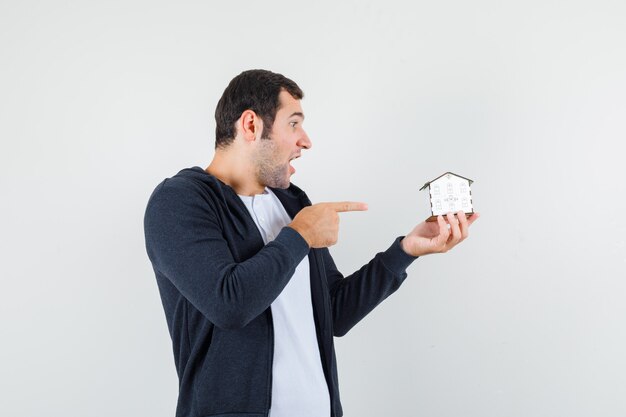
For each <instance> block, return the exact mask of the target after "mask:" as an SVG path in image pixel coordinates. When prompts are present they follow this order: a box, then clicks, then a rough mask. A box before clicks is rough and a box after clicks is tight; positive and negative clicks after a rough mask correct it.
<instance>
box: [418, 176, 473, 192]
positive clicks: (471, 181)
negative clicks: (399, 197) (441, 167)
mask: <svg viewBox="0 0 626 417" xmlns="http://www.w3.org/2000/svg"><path fill="white" fill-rule="evenodd" d="M447 174H452V175H454V176H455V177H459V178H463V179H464V180H468V181H469V183H470V185H472V183H473V182H474V180H470V179H469V178H465V177H463V176H461V175H458V174H455V173H454V172H450V171H448V172H444V173H443V174H441V175H440V176H438V177H437V178H435V179H434V180H430V181H428V182H427V183H426V184H424V185H423V186H422V188H420V191H422V190H423V189H425V188H426V187H428V186H429V185H430V183H431V182H434V181H437V180H438V179H439V178H441V177H443V176H444V175H447Z"/></svg>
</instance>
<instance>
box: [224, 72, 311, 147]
mask: <svg viewBox="0 0 626 417" xmlns="http://www.w3.org/2000/svg"><path fill="white" fill-rule="evenodd" d="M281 90H285V91H287V92H288V93H289V94H291V96H292V97H293V98H295V99H298V100H302V97H304V93H303V92H302V90H301V89H300V87H298V84H296V83H295V82H293V81H292V80H290V79H289V78H287V77H285V76H283V75H282V74H277V73H274V72H271V71H267V70H260V69H255V70H249V71H244V72H242V73H241V74H239V75H238V76H236V77H235V78H233V79H232V80H231V82H230V83H229V84H228V87H226V89H225V90H224V93H223V94H222V98H220V101H219V102H218V103H217V108H216V109H215V122H216V127H215V148H226V147H227V146H228V145H230V144H231V143H232V142H233V140H234V138H235V133H236V130H235V123H236V122H237V120H239V117H241V113H243V112H244V111H246V110H252V111H253V112H255V113H256V114H257V115H258V116H259V117H260V118H261V120H263V135H262V136H263V137H267V136H269V134H270V133H271V130H272V125H273V124H274V119H275V118H276V112H277V111H278V108H279V107H280V101H279V97H278V95H279V94H280V92H281Z"/></svg>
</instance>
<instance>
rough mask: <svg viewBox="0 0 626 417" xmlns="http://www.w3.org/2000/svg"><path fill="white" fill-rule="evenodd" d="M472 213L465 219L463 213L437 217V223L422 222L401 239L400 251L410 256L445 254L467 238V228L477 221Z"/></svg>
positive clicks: (475, 214) (475, 215) (477, 215)
mask: <svg viewBox="0 0 626 417" xmlns="http://www.w3.org/2000/svg"><path fill="white" fill-rule="evenodd" d="M478 217H479V214H478V213H474V214H472V215H471V216H470V217H469V218H466V216H465V213H464V212H463V211H459V212H458V213H456V216H455V215H454V214H453V213H448V214H446V219H445V220H444V217H443V216H441V215H439V216H437V222H422V223H420V224H418V225H417V226H415V228H414V229H413V230H412V231H411V233H409V234H408V235H406V236H405V237H404V239H402V241H401V242H400V245H401V246H402V249H403V250H404V251H405V252H406V253H408V254H409V255H412V256H423V255H428V254H431V253H445V252H447V251H449V250H450V249H452V248H453V247H455V246H456V245H458V244H459V243H460V242H462V241H463V240H465V239H467V237H468V236H469V227H470V225H471V224H472V223H474V222H475V221H476V219H478Z"/></svg>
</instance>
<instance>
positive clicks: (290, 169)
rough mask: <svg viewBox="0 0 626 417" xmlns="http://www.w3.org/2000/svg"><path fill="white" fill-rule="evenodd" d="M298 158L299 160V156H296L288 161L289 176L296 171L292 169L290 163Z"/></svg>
mask: <svg viewBox="0 0 626 417" xmlns="http://www.w3.org/2000/svg"><path fill="white" fill-rule="evenodd" d="M298 158H300V155H296V156H294V157H293V158H291V159H290V160H289V173H290V174H294V173H295V172H296V169H295V168H294V167H293V165H291V162H292V161H293V160H294V159H298Z"/></svg>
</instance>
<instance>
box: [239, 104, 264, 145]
mask: <svg viewBox="0 0 626 417" xmlns="http://www.w3.org/2000/svg"><path fill="white" fill-rule="evenodd" d="M239 127H240V128H241V132H242V134H243V138H244V139H245V140H246V141H248V142H250V141H253V140H256V136H257V133H259V134H260V132H262V131H263V120H261V118H260V117H259V116H257V114H256V113H255V112H253V111H252V110H246V111H244V112H243V113H241V117H240V118H239Z"/></svg>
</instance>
